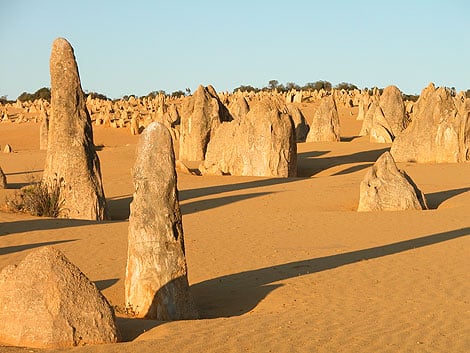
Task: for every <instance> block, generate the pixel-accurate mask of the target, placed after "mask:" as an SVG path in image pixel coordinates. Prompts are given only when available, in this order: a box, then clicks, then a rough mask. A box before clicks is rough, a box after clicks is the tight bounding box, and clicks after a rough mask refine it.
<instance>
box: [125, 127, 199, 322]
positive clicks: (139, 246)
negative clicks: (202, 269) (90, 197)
mask: <svg viewBox="0 0 470 353" xmlns="http://www.w3.org/2000/svg"><path fill="white" fill-rule="evenodd" d="M136 155H137V158H136V162H135V165H134V168H133V179H134V187H135V192H134V197H133V200H132V203H131V209H130V211H131V213H130V217H129V233H128V255H127V267H126V280H125V300H126V307H127V308H128V310H129V311H131V312H133V313H134V315H135V316H136V317H140V318H147V319H156V320H164V321H171V320H184V319H194V318H197V311H196V307H195V304H194V301H193V298H192V296H191V293H190V290H189V284H188V277H187V266H186V258H185V250H184V239H183V225H182V218H181V211H180V207H179V202H178V190H177V183H176V178H177V176H176V171H175V156H174V152H173V144H172V140H171V135H170V132H169V131H168V129H167V128H166V127H165V126H163V125H162V124H160V123H158V122H153V123H151V124H150V125H149V126H147V128H146V129H145V130H144V132H143V133H142V135H141V137H140V140H139V143H138V145H137V153H136Z"/></svg>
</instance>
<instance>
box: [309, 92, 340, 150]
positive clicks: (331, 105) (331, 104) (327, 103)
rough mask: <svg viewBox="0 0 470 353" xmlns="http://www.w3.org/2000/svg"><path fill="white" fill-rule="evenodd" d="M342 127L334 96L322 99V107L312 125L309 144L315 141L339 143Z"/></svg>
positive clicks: (316, 112)
mask: <svg viewBox="0 0 470 353" xmlns="http://www.w3.org/2000/svg"><path fill="white" fill-rule="evenodd" d="M339 140H340V127H339V116H338V110H337V108H336V103H335V100H334V98H333V96H331V95H330V96H326V97H323V98H322V99H321V103H320V106H319V107H318V109H317V110H316V111H315V114H314V116H313V119H312V123H311V124H310V131H309V132H308V135H307V139H306V141H307V142H314V141H339Z"/></svg>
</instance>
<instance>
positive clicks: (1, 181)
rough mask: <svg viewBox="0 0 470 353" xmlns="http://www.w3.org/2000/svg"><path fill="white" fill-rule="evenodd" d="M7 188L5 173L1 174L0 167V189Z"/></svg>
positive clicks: (0, 169) (0, 168)
mask: <svg viewBox="0 0 470 353" xmlns="http://www.w3.org/2000/svg"><path fill="white" fill-rule="evenodd" d="M6 188H7V177H6V176H5V173H4V172H3V169H2V167H0V189H6Z"/></svg>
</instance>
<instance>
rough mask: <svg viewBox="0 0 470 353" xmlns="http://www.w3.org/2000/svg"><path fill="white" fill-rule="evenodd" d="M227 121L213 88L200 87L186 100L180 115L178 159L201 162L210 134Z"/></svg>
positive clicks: (222, 106)
mask: <svg viewBox="0 0 470 353" xmlns="http://www.w3.org/2000/svg"><path fill="white" fill-rule="evenodd" d="M228 119H230V118H229V114H228V111H227V109H226V108H225V106H224V105H223V104H222V103H221V102H220V100H219V98H218V96H217V93H216V92H215V90H214V88H213V87H212V86H208V87H204V86H202V85H200V86H199V87H198V89H197V90H196V92H195V93H194V95H193V96H192V97H188V98H186V101H185V104H184V107H183V112H182V113H181V125H180V146H179V159H180V160H182V161H201V160H203V159H204V155H205V153H206V148H207V144H208V143H209V140H210V138H211V134H212V132H213V131H214V130H215V128H217V127H218V126H219V125H220V124H221V122H222V121H225V120H228Z"/></svg>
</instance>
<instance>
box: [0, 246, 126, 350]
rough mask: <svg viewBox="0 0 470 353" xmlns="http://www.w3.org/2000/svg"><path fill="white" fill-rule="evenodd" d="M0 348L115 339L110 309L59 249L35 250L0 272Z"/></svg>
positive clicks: (116, 336)
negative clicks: (1, 346) (4, 346)
mask: <svg viewBox="0 0 470 353" xmlns="http://www.w3.org/2000/svg"><path fill="white" fill-rule="evenodd" d="M0 308H1V310H0V344H3V345H13V346H22V347H33V348H65V347H72V346H83V345H90V344H102V343H114V342H117V340H118V332H117V329H116V325H115V318H114V312H113V309H112V308H111V307H110V305H109V303H108V302H107V301H106V299H105V298H104V297H103V295H102V294H101V293H100V291H99V290H98V289H97V288H96V286H95V285H94V284H93V283H92V282H90V280H89V279H88V278H87V277H86V276H85V275H84V274H83V273H82V272H80V270H79V269H78V268H77V267H76V266H75V265H73V264H72V263H71V262H70V261H69V260H68V259H67V258H66V257H65V256H64V255H63V254H62V253H61V252H60V251H58V250H56V249H54V248H51V247H45V248H41V249H39V250H35V251H34V252H32V253H30V254H29V255H28V256H27V257H25V258H24V260H23V261H21V262H20V263H19V264H18V265H17V266H13V265H11V266H7V267H5V268H4V269H3V270H2V272H1V273H0Z"/></svg>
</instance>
